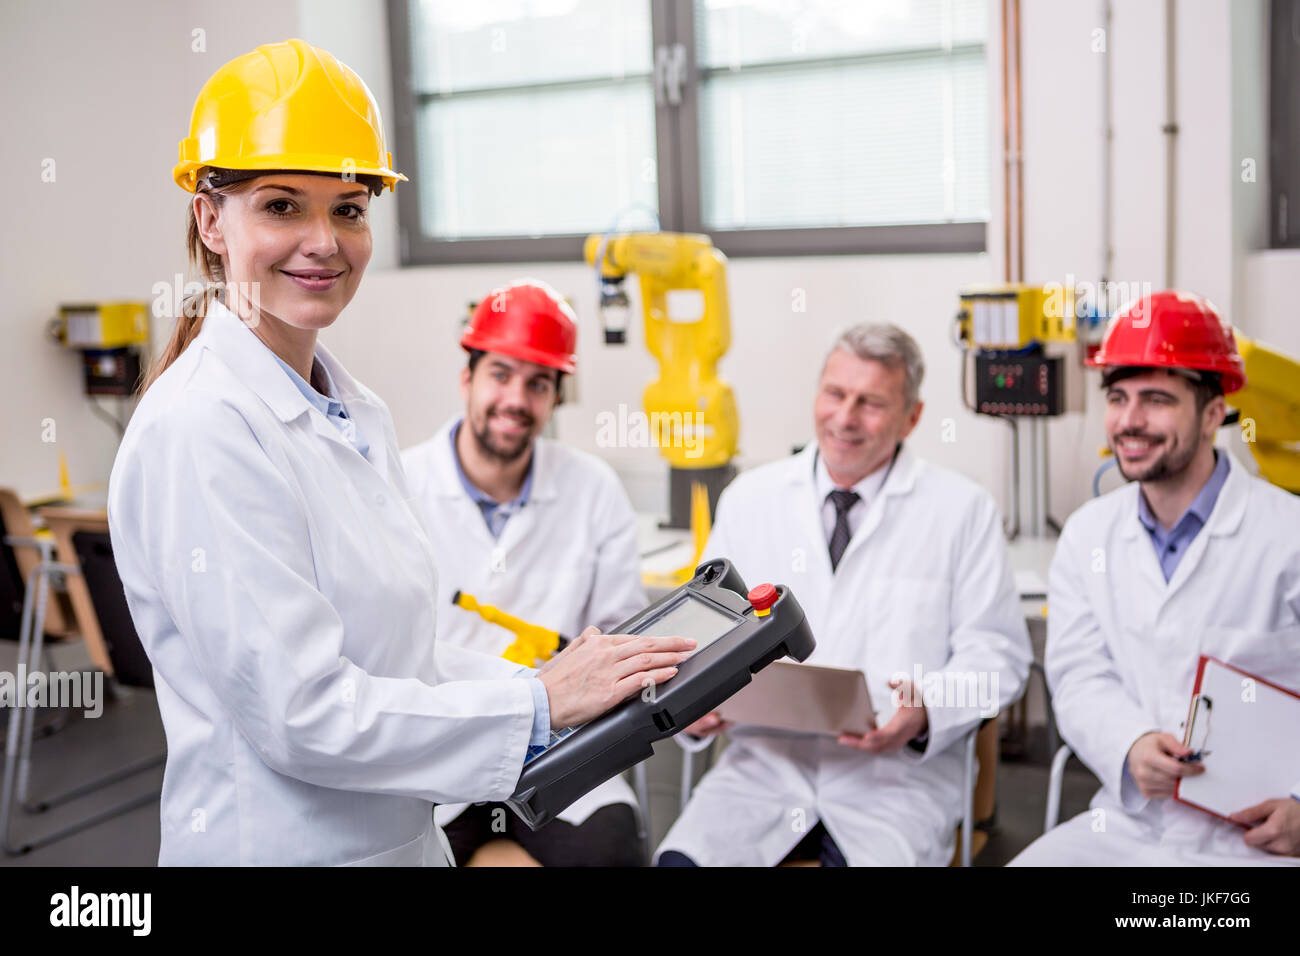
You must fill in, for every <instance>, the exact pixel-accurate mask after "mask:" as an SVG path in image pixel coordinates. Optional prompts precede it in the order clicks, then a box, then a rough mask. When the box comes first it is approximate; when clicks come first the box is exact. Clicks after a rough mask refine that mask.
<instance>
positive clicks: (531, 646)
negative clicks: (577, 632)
mask: <svg viewBox="0 0 1300 956" xmlns="http://www.w3.org/2000/svg"><path fill="white" fill-rule="evenodd" d="M451 603H452V604H454V605H456V606H457V607H459V608H463V609H464V610H466V611H472V612H474V613H475V614H477V615H478V616H479V617H481V618H483V620H485V621H488V622H489V623H491V624H499V625H500V626H501V627H504V628H505V629H506V630H507V631H511V632H513V633H514V635H515V640H514V642H513V643H512V644H511V645H510V646H509V647H507V648H506V649H505V651H503V652H502V654H501V656H502V657H504V658H505V659H506V660H508V661H514V663H516V664H520V665H522V666H524V667H536V666H537V662H538V661H548V660H550V659H551V656H552V655H553V654H554V653H555V652H556V651H557V650H559V648H560V644H561V643H562V642H563V639H562V638H561V637H560V633H559V632H558V631H551V630H548V629H547V628H544V627H541V626H539V625H537V624H529V623H528V622H527V621H525V620H523V619H522V618H518V617H515V616H514V615H513V614H507V613H506V612H505V611H503V610H501V609H500V608H497V607H493V606H492V605H491V604H480V603H479V602H478V601H477V600H476V599H475V598H474V596H473V595H472V594H466V593H465V592H464V591H457V592H456V593H455V594H453V595H452V596H451ZM564 643H567V642H564Z"/></svg>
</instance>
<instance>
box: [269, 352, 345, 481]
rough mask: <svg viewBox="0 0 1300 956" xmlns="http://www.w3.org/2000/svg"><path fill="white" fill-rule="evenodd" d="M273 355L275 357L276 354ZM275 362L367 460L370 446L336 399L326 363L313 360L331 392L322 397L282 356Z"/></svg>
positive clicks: (336, 390) (276, 357)
mask: <svg viewBox="0 0 1300 956" xmlns="http://www.w3.org/2000/svg"><path fill="white" fill-rule="evenodd" d="M271 354H272V355H275V353H274V352H272V353H271ZM275 360H276V361H277V362H279V363H280V368H282V369H284V370H285V372H286V373H287V374H288V376H289V380H290V381H292V382H293V384H294V385H296V386H297V387H298V391H300V392H302V396H303V398H305V399H307V401H309V402H310V403H311V404H312V406H313V407H314V408H315V409H316V410H317V411H319V412H320V413H321V414H322V415H324V416H325V418H326V420H327V421H328V422H329V423H330V424H331V425H333V426H334V427H335V428H337V429H338V430H339V433H340V434H341V435H342V436H343V437H344V438H345V439H346V440H347V443H348V444H349V445H351V446H352V447H353V448H355V449H356V450H357V451H358V452H359V453H360V455H361V457H362V458H365V457H366V453H367V452H369V451H370V445H368V444H367V443H366V440H365V439H364V438H363V437H362V436H361V433H360V432H359V431H357V426H356V423H355V422H353V421H352V419H351V418H349V417H348V412H347V409H346V408H344V407H343V403H342V402H340V401H339V400H338V399H337V398H336V397H335V396H336V395H338V389H336V388H335V387H334V379H332V378H331V377H330V373H329V369H327V368H326V367H325V365H324V363H322V362H319V361H317V360H316V359H315V358H314V357H313V358H312V365H313V367H314V368H319V369H320V371H321V377H322V378H324V379H325V388H326V389H327V390H328V391H329V394H328V395H322V394H321V393H320V392H318V391H316V389H314V388H312V387H311V385H309V384H308V383H307V382H306V381H304V380H303V377H302V376H301V375H299V374H298V373H297V372H295V371H294V370H293V369H292V368H291V367H290V365H289V363H288V362H286V361H285V360H284V359H282V358H280V356H278V355H275Z"/></svg>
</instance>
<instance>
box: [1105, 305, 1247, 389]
mask: <svg viewBox="0 0 1300 956" xmlns="http://www.w3.org/2000/svg"><path fill="white" fill-rule="evenodd" d="M1088 364H1089V365H1094V366H1112V367H1113V366H1125V365H1129V366H1143V367H1147V366H1149V367H1151V368H1168V369H1175V368H1187V369H1197V370H1199V371H1203V372H1218V373H1219V375H1220V376H1222V381H1223V391H1224V394H1225V395H1226V394H1228V393H1229V392H1235V391H1237V390H1238V389H1240V388H1241V387H1242V386H1244V385H1245V384H1246V363H1245V362H1243V361H1242V358H1241V355H1240V354H1239V353H1238V352H1237V340H1236V339H1235V338H1234V337H1233V335H1232V326H1231V325H1229V324H1228V323H1227V322H1226V321H1225V320H1224V319H1223V317H1222V316H1221V315H1219V313H1218V311H1217V310H1216V309H1215V308H1214V306H1213V305H1212V304H1211V303H1210V302H1209V301H1208V300H1207V299H1203V298H1201V297H1200V296H1199V295H1193V294H1191V293H1188V292H1156V293H1153V294H1151V295H1148V296H1143V297H1142V298H1140V299H1138V300H1137V301H1136V302H1131V303H1129V305H1127V306H1126V307H1125V308H1123V309H1122V310H1120V312H1119V313H1118V314H1116V315H1115V317H1114V318H1112V319H1111V320H1110V324H1109V325H1108V326H1107V327H1106V337H1105V338H1104V339H1103V340H1102V343H1101V348H1100V349H1098V350H1097V354H1096V355H1094V356H1093V357H1092V358H1091V359H1090V360H1089V361H1088Z"/></svg>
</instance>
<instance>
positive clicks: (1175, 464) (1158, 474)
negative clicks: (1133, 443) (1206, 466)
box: [1115, 432, 1201, 482]
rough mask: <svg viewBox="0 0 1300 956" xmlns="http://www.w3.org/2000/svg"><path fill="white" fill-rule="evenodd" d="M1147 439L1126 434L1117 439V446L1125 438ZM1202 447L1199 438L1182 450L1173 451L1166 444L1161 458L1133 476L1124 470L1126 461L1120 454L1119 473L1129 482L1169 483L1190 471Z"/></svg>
mask: <svg viewBox="0 0 1300 956" xmlns="http://www.w3.org/2000/svg"><path fill="white" fill-rule="evenodd" d="M1145 437H1147V436H1145V435H1140V434H1134V433H1132V432H1125V433H1124V434H1122V435H1119V436H1117V437H1116V439H1115V444H1116V445H1118V444H1119V441H1120V439H1123V438H1145ZM1200 446H1201V443H1200V438H1199V436H1194V437H1193V439H1192V441H1191V442H1190V443H1187V444H1184V445H1183V446H1182V447H1181V449H1172V450H1171V449H1170V448H1169V447H1168V443H1166V446H1165V448H1164V449H1163V450H1162V451H1161V453H1160V455H1159V457H1157V458H1156V460H1155V461H1153V462H1151V463H1150V464H1149V465H1144V466H1141V467H1144V468H1145V469H1146V470H1145V471H1136V472H1134V473H1133V474H1129V473H1128V472H1127V471H1125V470H1124V461H1123V459H1122V458H1121V457H1120V456H1119V454H1118V452H1117V453H1116V455H1115V464H1116V465H1117V467H1118V468H1119V473H1120V474H1121V475H1123V476H1124V477H1125V479H1127V480H1128V481H1145V482H1156V481H1168V480H1169V479H1171V478H1177V477H1178V476H1179V475H1181V474H1182V473H1183V472H1185V471H1186V470H1187V469H1188V467H1189V466H1190V465H1191V464H1192V462H1193V460H1195V458H1196V452H1197V451H1198V450H1199V449H1200Z"/></svg>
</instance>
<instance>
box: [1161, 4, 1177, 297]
mask: <svg viewBox="0 0 1300 956" xmlns="http://www.w3.org/2000/svg"><path fill="white" fill-rule="evenodd" d="M1174 11H1175V7H1174V0H1165V125H1164V126H1163V127H1161V131H1162V132H1163V133H1164V134H1165V288H1166V289H1172V288H1173V287H1174V270H1175V265H1176V263H1175V258H1176V252H1177V247H1176V244H1175V238H1176V235H1177V234H1176V231H1175V230H1176V227H1177V221H1176V219H1175V213H1176V206H1175V203H1176V201H1177V196H1176V193H1177V186H1178V179H1177V173H1178V162H1177V160H1178V99H1177V86H1178V84H1177V79H1178V77H1177V73H1178V71H1177V66H1178V62H1177V55H1176V51H1175V47H1174V44H1175V41H1176V38H1177V33H1178V20H1177V18H1176V15H1175V12H1174Z"/></svg>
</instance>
